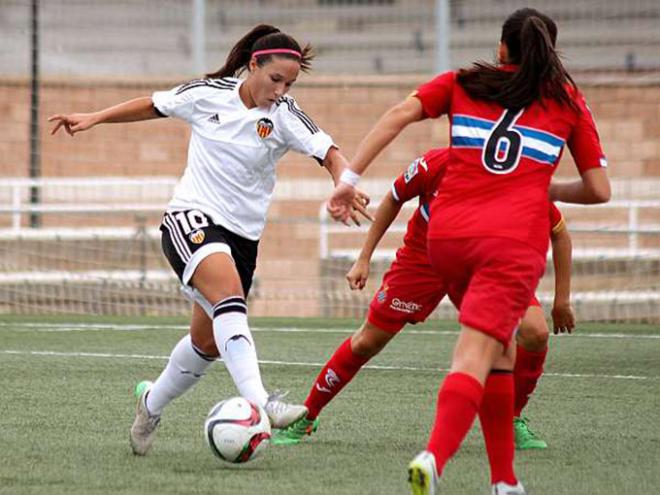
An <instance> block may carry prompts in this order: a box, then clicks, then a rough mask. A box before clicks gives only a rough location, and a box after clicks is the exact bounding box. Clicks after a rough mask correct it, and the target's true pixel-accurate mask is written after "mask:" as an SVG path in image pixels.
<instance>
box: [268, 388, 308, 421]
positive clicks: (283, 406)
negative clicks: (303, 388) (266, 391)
mask: <svg viewBox="0 0 660 495" xmlns="http://www.w3.org/2000/svg"><path fill="white" fill-rule="evenodd" d="M285 396H286V393H283V394H282V393H279V392H273V393H272V394H270V395H269V396H268V402H266V405H265V406H264V409H265V410H266V414H268V419H270V424H271V426H272V427H273V428H286V427H287V426H289V425H291V424H292V423H295V422H296V421H298V420H299V419H300V418H302V417H304V416H306V415H307V408H306V407H305V406H301V405H296V404H288V403H286V402H283V401H282V399H283V398H284V397H285Z"/></svg>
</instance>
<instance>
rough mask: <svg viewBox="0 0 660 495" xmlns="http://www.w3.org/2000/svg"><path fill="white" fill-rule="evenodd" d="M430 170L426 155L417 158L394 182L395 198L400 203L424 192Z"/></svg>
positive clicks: (393, 191) (393, 194) (393, 193)
mask: <svg viewBox="0 0 660 495" xmlns="http://www.w3.org/2000/svg"><path fill="white" fill-rule="evenodd" d="M428 170H429V167H428V165H427V164H426V160H425V159H424V157H423V156H420V157H419V158H416V159H415V160H414V161H413V162H412V163H411V164H410V166H409V167H408V168H407V169H406V171H405V172H404V173H402V174H401V175H399V176H398V177H397V178H396V179H395V180H394V182H393V183H392V196H394V199H395V200H396V201H397V202H399V203H405V202H406V201H409V200H411V199H413V198H416V197H417V196H419V195H421V194H422V193H424V191H425V189H426V182H427V181H428V176H429V174H428Z"/></svg>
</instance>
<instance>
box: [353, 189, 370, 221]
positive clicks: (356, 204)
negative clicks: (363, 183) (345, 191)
mask: <svg viewBox="0 0 660 495" xmlns="http://www.w3.org/2000/svg"><path fill="white" fill-rule="evenodd" d="M370 202H371V198H370V197H369V196H368V195H367V193H365V192H363V191H360V190H359V189H358V188H357V187H356V188H355V197H354V198H353V208H352V211H351V220H353V223H354V224H355V225H360V219H359V218H358V216H357V214H358V213H359V214H360V215H362V216H363V217H364V218H366V219H367V220H369V221H371V222H373V221H374V217H373V215H371V213H369V212H368V211H367V206H369V203H370Z"/></svg>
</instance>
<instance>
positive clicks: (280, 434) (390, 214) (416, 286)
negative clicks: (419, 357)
mask: <svg viewBox="0 0 660 495" xmlns="http://www.w3.org/2000/svg"><path fill="white" fill-rule="evenodd" d="M448 157H449V150H448V149H434V150H430V151H429V152H427V153H426V154H425V155H424V156H421V157H419V158H417V159H415V160H414V161H413V162H412V163H411V164H410V166H409V167H408V169H407V170H406V171H405V172H404V173H402V174H401V175H399V176H398V177H397V178H396V179H395V180H394V182H393V184H392V188H391V190H390V192H389V193H388V194H387V195H386V196H385V198H383V200H382V201H381V204H380V205H379V207H378V211H377V212H376V215H375V220H374V222H373V224H372V225H371V227H370V228H369V232H368V233H367V237H366V239H365V241H364V244H363V246H362V249H361V251H360V255H359V256H358V259H357V261H356V262H355V263H354V264H353V267H352V268H351V270H350V271H349V272H348V274H347V275H346V279H347V280H348V283H349V286H350V287H351V289H353V290H355V289H359V290H362V289H363V288H364V287H365V285H366V283H367V279H368V278H369V263H370V262H371V257H372V255H373V252H374V250H375V249H376V246H377V245H378V243H379V242H380V239H381V238H382V237H383V235H384V234H385V232H386V231H387V229H388V228H389V226H390V225H391V224H392V222H393V221H394V219H395V218H396V217H397V215H398V213H399V211H400V210H401V207H402V206H403V204H404V203H406V202H407V201H410V200H411V199H414V198H419V206H418V208H417V209H416V210H415V213H414V214H413V215H412V217H411V218H410V220H409V222H408V228H407V231H406V234H405V236H404V245H403V246H402V247H401V248H400V249H398V250H397V253H396V259H395V260H394V261H393V262H392V265H391V266H390V268H389V269H388V270H387V272H386V273H385V274H384V275H383V281H382V284H381V286H380V289H379V290H378V291H377V292H376V294H375V295H374V298H373V299H372V301H371V304H370V306H369V312H368V314H367V318H366V321H365V322H364V324H363V325H362V327H361V328H360V329H359V330H358V331H357V332H356V333H355V335H353V336H352V337H350V338H348V339H346V340H345V341H344V342H343V343H342V344H341V345H340V346H339V347H338V348H337V349H336V351H335V352H334V354H333V355H332V357H331V358H330V360H329V361H328V362H327V363H326V365H325V366H324V367H323V369H322V370H321V372H320V373H319V375H318V376H317V378H316V380H315V381H314V384H313V385H312V388H311V390H310V391H309V394H308V395H307V399H306V400H305V406H307V408H308V411H309V412H308V414H307V416H306V417H304V418H301V419H299V420H298V421H296V422H295V423H293V424H292V425H291V426H289V427H287V428H285V429H282V430H279V431H277V432H276V433H275V434H274V435H273V438H272V439H271V442H272V443H274V444H276V445H290V444H296V443H299V442H300V440H302V438H303V437H304V436H305V435H309V434H311V433H312V432H314V431H316V429H317V428H318V423H319V422H318V419H317V418H318V415H319V414H320V412H321V411H322V410H323V409H324V408H325V406H327V404H329V403H330V401H332V400H333V399H334V397H336V396H337V395H338V394H339V392H340V391H341V390H342V389H343V388H344V387H345V386H346V385H348V383H349V382H350V381H351V380H352V379H353V377H354V376H355V375H356V374H357V373H358V372H359V371H360V369H361V368H362V367H363V366H364V365H365V364H366V363H367V362H368V361H369V360H370V359H371V358H373V357H374V356H375V355H376V354H378V353H379V352H380V351H381V350H382V349H383V348H384V347H385V346H386V345H387V344H388V343H389V342H390V340H391V339H392V338H393V337H394V336H395V335H397V334H398V333H399V332H400V331H401V329H402V328H403V327H404V326H405V325H406V324H407V323H411V324H415V323H419V322H422V321H425V320H426V319H427V318H428V316H429V315H430V314H431V313H432V312H433V310H434V309H435V308H436V307H437V305H438V304H439V303H440V301H441V300H442V298H443V297H444V296H445V293H446V287H445V285H446V284H445V283H444V282H443V280H442V278H441V277H439V276H438V275H437V274H436V273H435V272H434V271H433V269H432V267H431V265H430V264H429V261H428V256H427V252H426V234H427V229H428V222H429V214H428V210H429V204H430V203H431V201H432V200H433V197H434V196H435V195H436V194H437V190H438V188H440V187H442V186H441V182H442V177H443V176H444V173H445V170H446V168H447V165H448V163H449V162H448ZM550 219H551V225H552V247H553V260H554V262H555V279H556V284H555V285H556V289H555V302H554V305H553V321H554V323H555V325H554V328H555V329H556V331H562V332H563V331H571V330H572V329H573V326H574V317H573V312H572V309H571V306H570V271H571V240H570V235H569V234H568V231H567V229H566V228H565V221H564V219H563V217H562V215H561V213H560V212H559V210H558V209H557V208H556V207H555V206H554V204H552V203H550ZM450 298H451V296H450ZM548 336H549V329H548V325H547V323H546V321H545V316H544V314H543V309H542V308H541V305H540V303H539V302H538V300H537V299H536V297H532V301H531V302H530V307H529V308H528V310H527V313H526V314H525V317H524V318H523V320H522V322H521V324H520V329H519V332H518V335H517V339H518V349H519V351H518V354H517V356H518V357H519V358H520V362H518V361H516V370H515V373H514V381H515V382H516V401H515V402H516V405H517V408H516V411H517V412H516V420H514V425H515V426H516V445H517V447H518V448H523V449H529V448H545V446H546V445H545V442H543V440H541V439H539V438H537V437H536V436H535V434H534V433H533V432H532V431H531V430H530V429H529V427H528V424H527V420H526V418H522V417H521V414H520V411H522V408H523V407H524V405H525V404H526V403H527V400H528V398H529V395H530V394H531V393H532V392H533V390H534V388H535V386H536V382H537V381H538V379H539V377H540V376H541V373H542V371H543V362H544V361H545V354H546V349H547V347H546V346H547V341H548Z"/></svg>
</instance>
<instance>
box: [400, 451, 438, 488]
mask: <svg viewBox="0 0 660 495" xmlns="http://www.w3.org/2000/svg"><path fill="white" fill-rule="evenodd" d="M439 482H440V479H439V477H438V471H437V469H436V468H435V456H434V455H433V454H432V453H431V452H429V451H428V450H424V451H422V452H420V453H419V454H418V455H417V457H415V458H414V459H413V460H412V462H411V463H410V464H409V465H408V483H410V490H411V492H412V495H436V494H437V493H438V484H439Z"/></svg>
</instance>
